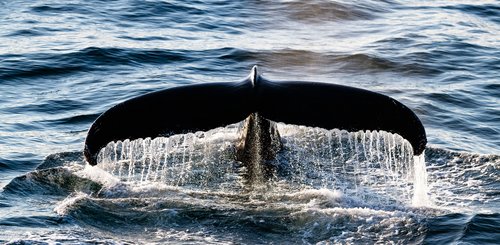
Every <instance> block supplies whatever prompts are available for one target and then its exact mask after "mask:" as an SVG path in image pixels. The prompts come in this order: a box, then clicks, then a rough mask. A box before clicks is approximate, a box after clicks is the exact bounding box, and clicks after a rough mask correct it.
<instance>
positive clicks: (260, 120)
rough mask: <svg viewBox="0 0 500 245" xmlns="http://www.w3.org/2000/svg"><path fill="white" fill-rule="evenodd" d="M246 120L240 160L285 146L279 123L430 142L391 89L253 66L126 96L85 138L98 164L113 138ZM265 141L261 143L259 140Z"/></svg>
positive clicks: (420, 145)
mask: <svg viewBox="0 0 500 245" xmlns="http://www.w3.org/2000/svg"><path fill="white" fill-rule="evenodd" d="M245 119H246V122H245V123H246V126H245V130H244V131H243V137H242V141H241V142H240V145H239V146H238V150H237V154H236V155H237V156H236V157H237V159H238V160H240V161H242V162H243V163H245V164H249V162H252V161H253V162H255V159H252V158H253V157H254V156H255V155H256V154H257V153H258V155H260V156H261V159H262V160H264V161H265V160H269V159H271V158H272V157H273V156H274V154H276V152H277V151H278V150H279V149H280V145H281V143H280V140H279V132H278V131H277V129H276V126H275V123H274V122H283V123H287V124H297V125H304V126H311V127H321V128H325V129H335V128H337V129H344V130H347V131H359V130H383V131H387V132H390V133H396V134H399V135H401V136H402V137H403V138H405V139H406V140H408V141H409V142H410V144H411V145H412V148H413V152H414V154H415V155H420V154H421V153H422V152H423V151H424V149H425V145H426V143H427V139H426V135H425V129H424V127H423V125H422V123H421V122H420V120H419V119H418V117H417V116H416V115H415V114H414V113H413V112H412V111H411V110H410V109H409V108H408V107H406V106H404V105H403V104H401V103H400V102H398V101H396V100H395V99H392V98H390V97H388V96H386V95H382V94H379V93H375V92H371V91H368V90H364V89H359V88H353V87H348V86H342V85H336V84H330V83H318V82H298V81H279V82H272V81H269V80H267V79H265V78H263V77H262V76H261V75H260V74H259V73H258V71H257V67H254V68H253V69H252V72H251V74H250V76H248V77H247V78H246V79H245V80H243V81H241V82H224V83H204V84H196V85H187V86H179V87H174V88H169V89H165V90H161V91H157V92H153V93H149V94H145V95H142V96H139V97H136V98H133V99H130V100H127V101H125V102H122V103H120V104H118V105H116V106H114V107H112V108H111V109H109V110H107V111H106V112H104V113H103V114H102V115H101V116H99V117H98V118H97V119H96V121H95V122H94V123H93V124H92V126H91V127H90V129H89V131H88V134H87V138H86V140H85V149H84V155H85V158H86V160H87V161H88V162H89V163H90V164H91V165H96V164H97V155H98V153H99V151H100V150H101V148H103V147H104V146H106V145H107V144H108V143H109V142H112V141H118V140H125V139H130V140H134V139H138V138H147V137H151V138H154V137H158V136H170V135H173V134H179V133H187V132H195V131H206V130H209V129H213V128H217V127H222V126H226V125H229V124H233V123H237V122H241V121H243V120H245ZM255 141H257V142H255Z"/></svg>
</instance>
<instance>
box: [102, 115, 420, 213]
mask: <svg viewBox="0 0 500 245" xmlns="http://www.w3.org/2000/svg"><path fill="white" fill-rule="evenodd" d="M239 128H241V124H233V125H230V126H227V127H224V128H217V129H213V130H210V131H207V132H196V133H188V134H181V135H174V136H170V137H159V138H155V139H150V138H147V139H138V140H134V141H129V140H126V141H119V142H111V143H109V144H108V145H107V146H106V147H105V148H104V149H103V150H101V152H100V155H99V164H98V166H99V167H100V168H102V169H103V170H105V171H107V172H109V173H111V174H113V175H114V176H116V177H118V178H119V179H121V180H122V181H124V182H127V183H129V184H147V183H162V184H165V185H168V186H183V187H189V188H192V189H197V190H206V191H220V190H225V191H231V192H238V191H241V190H242V189H245V188H246V187H248V186H245V185H246V184H245V183H246V182H245V180H244V178H243V177H242V176H243V175H244V172H245V171H246V169H245V167H244V166H243V165H242V164H241V163H240V162H237V161H236V160H235V157H234V154H235V145H236V144H237V141H238V140H239V139H238V130H239ZM278 130H279V132H280V134H281V137H282V142H283V148H282V149H281V151H280V152H279V153H278V155H277V157H276V159H275V160H274V161H272V162H270V163H266V164H270V165H271V166H272V168H267V169H270V170H269V171H272V173H260V175H261V176H260V177H259V178H263V176H268V177H267V178H269V180H268V183H266V184H265V185H271V186H274V187H273V188H276V190H280V191H288V192H293V191H299V190H302V189H308V188H312V189H321V188H326V189H330V190H335V191H340V192H342V193H343V194H344V195H349V196H354V197H357V198H360V199H362V200H364V201H370V203H375V204H377V205H397V204H403V205H412V204H413V205H427V204H429V203H428V200H427V199H428V198H427V187H426V184H427V183H426V173H425V162H424V159H423V156H413V150H412V148H411V145H410V144H409V143H408V142H407V141H406V140H405V139H403V138H402V137H400V136H399V135H396V134H391V133H387V132H383V131H359V132H347V131H344V130H342V131H341V130H325V129H321V128H311V127H304V126H296V125H287V124H282V123H279V124H278ZM261 171H263V170H261ZM253 178H256V176H253ZM258 183H261V182H258ZM254 184H255V183H254ZM261 184H262V183H261Z"/></svg>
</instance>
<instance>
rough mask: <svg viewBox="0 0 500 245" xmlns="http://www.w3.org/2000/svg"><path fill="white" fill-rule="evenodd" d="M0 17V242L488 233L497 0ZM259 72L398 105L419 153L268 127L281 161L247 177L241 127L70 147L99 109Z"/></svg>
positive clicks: (51, 8) (479, 240) (368, 239)
mask: <svg viewBox="0 0 500 245" xmlns="http://www.w3.org/2000/svg"><path fill="white" fill-rule="evenodd" d="M0 16H1V17H0V26H1V28H0V188H1V192H0V242H1V243H9V244H25V243H27V244H96V243H98V244H115V243H118V244H124V243H126V244H131V243H160V244H164V243H175V244H271V243H272V244H375V243H377V244H499V241H500V232H499V230H500V75H499V74H500V3H499V2H498V1H472V0H457V1H439V0H438V1H417V0H409V1H392V0H381V1H375V0H367V1H332V0H310V1H299V0H279V1H267V0H260V1H256V0H248V1H238V0H236V1H227V0H220V1H219V0H213V1H212V0H210V1H202V0H200V1H175V0H174V1H169V0H164V1H161V0H149V1H136V0H116V1H99V0H89V1H82V0H75V1H22V0H19V1H0ZM254 65H258V66H259V68H260V70H261V72H262V73H263V76H264V77H266V78H268V79H271V80H277V81H279V80H301V81H321V82H327V83H335V84H342V85H348V86H354V87H359V88H364V89H368V90H372V91H376V92H379V93H382V94H386V95H389V96H391V97H393V98H395V99H397V100H399V101H401V102H402V103H403V104H405V105H406V106H408V107H409V108H411V109H412V110H413V111H414V112H415V113H416V114H417V115H418V117H419V118H420V119H421V121H422V123H423V125H424V126H425V128H426V132H427V137H428V142H429V143H428V146H427V149H426V150H425V154H424V155H423V156H420V157H418V156H413V155H412V154H411V149H409V148H408V147H409V146H408V144H407V143H405V141H404V140H403V139H401V138H400V137H399V136H397V135H391V134H387V133H384V132H346V131H340V130H330V131H327V130H324V129H320V128H307V127H303V126H298V125H286V124H279V125H278V126H279V128H280V133H281V134H282V136H283V142H284V150H283V152H281V153H280V154H279V155H278V159H277V160H278V161H277V162H276V166H277V169H278V171H276V172H275V173H274V174H273V176H272V177H271V178H270V179H269V180H266V181H264V182H263V183H258V184H251V183H247V181H245V179H244V178H243V177H242V176H244V175H245V168H244V167H242V166H241V164H240V163H238V162H236V161H234V158H233V157H232V156H233V155H234V144H235V142H236V139H237V138H236V136H235V135H236V134H237V131H238V127H239V126H241V125H238V124H236V125H228V126H227V127H223V128H217V129H213V130H210V131H207V132H197V133H193V134H185V135H176V136H172V137H169V138H161V137H160V138H156V139H144V140H136V141H124V142H114V143H111V144H109V145H108V146H107V147H106V148H105V150H104V151H103V152H102V154H101V157H100V163H99V165H98V166H97V167H90V166H88V165H86V163H85V161H84V160H83V155H82V151H83V143H84V140H85V137H86V133H87V130H88V129H89V127H90V125H91V124H92V122H93V121H94V120H95V119H96V118H97V117H98V116H99V115H100V114H101V113H102V112H104V111H105V110H107V109H108V108H110V107H111V106H113V105H115V104H117V103H119V102H122V101H125V100H127V99H130V98H133V97H135V96H138V95H141V94H144V93H147V92H152V91H157V90H161V89H165V88H171V87H176V86H181V85H186V84H196V83H209V82H234V81H240V80H243V79H244V78H245V77H246V76H247V75H248V73H249V72H250V69H251V68H252V67H253V66H254ZM228 103H231V101H228ZM174 106H176V105H165V111H168V110H169V108H172V107H174ZM332 106H334V105H332Z"/></svg>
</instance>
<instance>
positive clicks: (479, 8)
mask: <svg viewBox="0 0 500 245" xmlns="http://www.w3.org/2000/svg"><path fill="white" fill-rule="evenodd" d="M442 8H444V9H450V10H458V11H460V12H462V13H465V14H473V15H476V16H478V17H480V18H482V19H485V20H488V21H491V22H493V23H495V24H500V15H499V12H500V6H498V4H456V5H448V6H443V7H442Z"/></svg>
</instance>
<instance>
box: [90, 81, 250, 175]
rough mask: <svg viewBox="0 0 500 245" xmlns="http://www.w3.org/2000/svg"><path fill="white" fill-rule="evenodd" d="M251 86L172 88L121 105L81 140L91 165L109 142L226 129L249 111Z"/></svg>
mask: <svg viewBox="0 0 500 245" xmlns="http://www.w3.org/2000/svg"><path fill="white" fill-rule="evenodd" d="M251 87H252V84H251V83H250V82H249V81H247V80H245V81H243V82H239V83H209V84H197V85H191V86H182V87H175V88H170V89H165V90H162V91H158V92H153V93H149V94H146V95H142V96H139V97H136V98H133V99H130V100H127V101H125V102H122V103H120V104H118V105H116V106H114V107H112V108H111V109H109V110H107V111H106V112H104V113H103V114H102V115H101V116H99V117H98V118H97V119H96V121H95V122H94V123H93V124H92V126H91V127H90V129H89V131H88V134H87V138H86V140H85V149H84V155H85V158H86V160H87V161H88V162H89V163H90V164H91V165H96V164H97V154H98V153H99V151H100V150H101V149H102V148H103V147H104V146H106V145H107V144H108V143H109V142H112V141H118V140H125V139H130V140H134V139H138V138H147V137H151V138H154V137H158V136H168V135H173V134H179V133H187V132H194V131H206V130H209V129H213V128H217V127H221V126H226V125H229V124H232V123H237V122H239V121H243V120H244V119H245V118H246V117H247V116H248V115H249V114H250V113H251V112H252V108H250V107H249V106H248V105H249V101H250V100H251V93H252V89H251Z"/></svg>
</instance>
